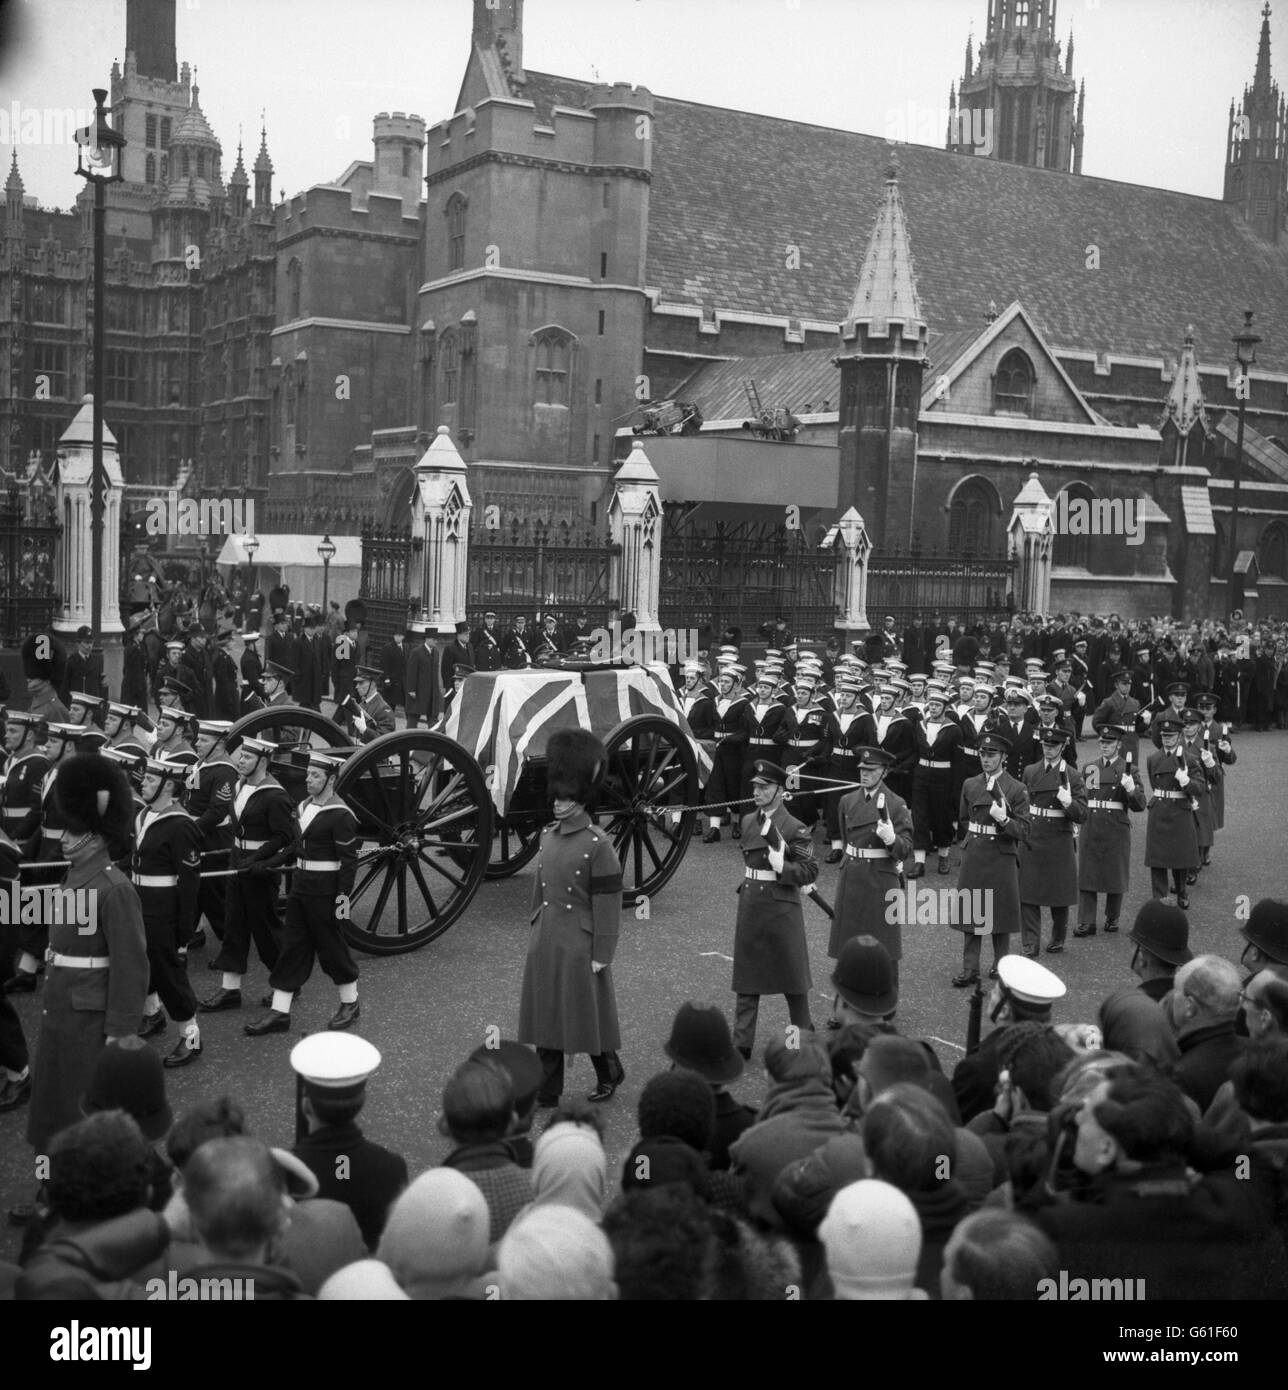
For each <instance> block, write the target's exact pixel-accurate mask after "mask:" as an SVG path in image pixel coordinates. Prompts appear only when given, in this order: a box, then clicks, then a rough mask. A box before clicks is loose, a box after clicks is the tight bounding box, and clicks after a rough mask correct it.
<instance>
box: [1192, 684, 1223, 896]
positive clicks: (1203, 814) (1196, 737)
mask: <svg viewBox="0 0 1288 1390" xmlns="http://www.w3.org/2000/svg"><path fill="white" fill-rule="evenodd" d="M1202 729H1203V716H1202V715H1201V714H1200V713H1199V712H1198V710H1196V709H1187V710H1186V711H1185V712H1184V714H1182V716H1181V737H1182V739H1183V740H1184V744H1185V751H1186V752H1187V753H1189V754H1193V756H1194V757H1196V758H1197V759H1198V760H1199V766H1200V767H1201V768H1202V776H1200V777H1199V778H1198V780H1197V781H1196V782H1195V783H1194V800H1195V802H1196V803H1197V805H1196V806H1195V810H1194V829H1195V831H1196V833H1197V835H1198V842H1199V862H1198V865H1197V866H1196V867H1195V868H1193V869H1191V870H1190V871H1189V872H1188V873H1187V874H1186V876H1185V882H1186V883H1187V884H1188V885H1190V886H1191V887H1192V886H1193V885H1194V884H1195V883H1197V882H1198V877H1199V869H1200V868H1202V867H1203V865H1204V864H1208V863H1211V860H1212V841H1213V840H1214V839H1215V838H1216V814H1215V811H1214V809H1213V804H1212V802H1213V796H1214V794H1215V791H1216V788H1217V787H1219V786H1220V785H1221V783H1222V782H1223V781H1224V780H1225V773H1224V771H1223V769H1222V767H1221V764H1220V762H1218V761H1217V756H1216V750H1215V749H1214V748H1213V747H1212V741H1211V735H1210V734H1209V735H1208V736H1207V738H1206V739H1204V737H1203V734H1202V732H1201V731H1202Z"/></svg>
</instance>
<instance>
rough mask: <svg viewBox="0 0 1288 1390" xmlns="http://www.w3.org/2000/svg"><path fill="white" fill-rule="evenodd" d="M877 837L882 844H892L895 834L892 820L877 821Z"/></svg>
mask: <svg viewBox="0 0 1288 1390" xmlns="http://www.w3.org/2000/svg"><path fill="white" fill-rule="evenodd" d="M877 839H878V840H880V841H881V843H882V844H883V845H892V844H894V840H895V834H894V822H893V821H888V820H883V821H878V822H877Z"/></svg>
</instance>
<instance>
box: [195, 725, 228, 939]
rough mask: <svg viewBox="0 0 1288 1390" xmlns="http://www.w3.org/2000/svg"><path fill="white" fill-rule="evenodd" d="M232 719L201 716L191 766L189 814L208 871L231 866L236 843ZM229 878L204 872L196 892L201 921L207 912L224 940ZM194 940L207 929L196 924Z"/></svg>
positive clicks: (219, 935)
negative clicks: (229, 741) (229, 746)
mask: <svg viewBox="0 0 1288 1390" xmlns="http://www.w3.org/2000/svg"><path fill="white" fill-rule="evenodd" d="M231 728H232V724H231V723H230V722H229V721H228V720H226V719H200V720H198V721H197V760H198V761H197V765H196V766H195V767H191V768H189V770H188V794H187V798H186V804H187V807H188V814H189V815H190V816H192V818H193V819H194V820H195V821H196V822H197V829H198V830H199V831H200V832H201V862H202V865H203V866H204V868H206V869H207V870H210V871H212V872H213V871H215V870H218V869H227V868H230V867H231V860H230V858H229V855H230V853H231V851H232V847H233V822H232V808H233V797H234V796H235V795H236V792H237V767H236V765H235V764H234V762H233V760H232V758H231V757H230V756H229V754H228V749H227V746H226V744H225V740H226V738H227V737H228V731H229V729H231ZM227 884H228V880H227V878H224V877H218V878H215V877H209V878H205V877H203V878H202V880H201V887H200V889H199V890H198V893H197V922H198V923H200V921H201V918H202V916H203V915H204V916H205V918H206V920H207V921H208V922H209V923H210V929H211V931H213V932H214V934H215V936H216V937H218V938H220V939H221V940H222V938H223V935H224V918H225V916H226V915H227V906H228V894H227ZM189 944H190V945H192V946H201V945H204V944H205V933H204V932H203V931H202V930H201V928H200V926H198V928H197V930H196V932H195V933H194V934H193V938H192V941H191V942H190V943H189Z"/></svg>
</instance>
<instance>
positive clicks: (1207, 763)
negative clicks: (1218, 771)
mask: <svg viewBox="0 0 1288 1390" xmlns="http://www.w3.org/2000/svg"><path fill="white" fill-rule="evenodd" d="M1199 758H1200V760H1201V761H1202V763H1203V766H1204V767H1215V766H1216V759H1215V758H1214V757H1213V756H1212V754H1211V752H1210V751H1209V750H1208V749H1206V748H1205V749H1204V750H1203V752H1202V753H1200V754H1199Z"/></svg>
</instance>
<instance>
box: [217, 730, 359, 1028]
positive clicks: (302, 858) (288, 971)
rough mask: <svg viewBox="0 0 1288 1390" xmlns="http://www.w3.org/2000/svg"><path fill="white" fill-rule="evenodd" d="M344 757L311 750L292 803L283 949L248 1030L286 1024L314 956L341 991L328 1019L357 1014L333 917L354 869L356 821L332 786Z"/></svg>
mask: <svg viewBox="0 0 1288 1390" xmlns="http://www.w3.org/2000/svg"><path fill="white" fill-rule="evenodd" d="M343 765H344V764H343V761H342V759H340V758H334V757H331V756H329V755H328V754H325V753H311V754H310V755H309V765H308V772H307V773H306V774H305V780H304V784H305V787H306V788H307V790H308V796H307V797H306V798H305V799H304V800H303V801H302V802H300V804H299V806H298V807H297V808H296V811H295V825H294V832H295V838H294V843H293V845H292V846H291V849H290V850H288V851H286V853H290V854H292V855H293V858H294V871H293V872H292V874H291V888H290V893H289V895H288V896H287V899H286V922H285V924H284V926H283V929H282V953H281V955H280V956H279V957H278V959H277V964H276V965H275V966H274V967H273V970H272V973H271V974H270V975H269V977H268V982H269V984H270V985H271V986H272V990H273V997H272V1005H271V1007H270V1008H269V1011H268V1013H267V1014H265V1015H264V1016H263V1017H262V1018H260V1019H257V1020H256V1021H255V1022H254V1023H248V1024H247V1025H246V1029H245V1031H246V1032H247V1033H248V1034H249V1035H250V1036H251V1037H263V1036H264V1035H265V1034H266V1033H285V1032H288V1031H289V1030H290V1026H291V1004H292V1001H293V1000H294V998H295V995H296V994H297V993H298V991H299V990H300V988H301V986H302V985H303V984H304V983H305V981H306V980H307V979H308V978H309V976H310V975H311V974H312V973H313V963H314V961H317V963H318V964H319V965H321V967H322V969H323V971H324V972H325V973H326V975H327V976H328V977H329V978H330V980H331V981H332V982H333V983H334V984H335V985H336V986H337V987H338V988H339V991H340V1007H339V1008H338V1009H337V1010H336V1012H335V1014H334V1016H333V1017H332V1019H331V1021H330V1023H328V1024H327V1027H328V1028H329V1029H331V1030H332V1031H336V1032H338V1031H341V1030H343V1029H345V1028H352V1027H353V1025H354V1024H355V1023H356V1022H357V1021H358V1017H359V1010H358V967H357V966H356V965H355V964H354V963H353V956H352V954H351V953H350V951H349V946H348V943H347V942H346V941H345V939H344V933H343V931H342V929H341V927H340V920H339V918H338V917H337V913H338V912H339V911H340V910H341V908H342V907H345V905H346V904H347V902H348V898H349V894H350V893H352V892H353V880H354V876H355V874H356V873H357V869H358V841H357V836H356V831H357V821H356V820H355V819H354V815H353V812H352V811H351V810H350V809H349V807H348V806H347V805H346V804H345V803H344V801H342V800H341V799H340V797H338V796H337V795H336V792H335V779H336V775H337V774H338V773H339V771H340V768H341V767H342V766H343ZM345 910H346V915H347V907H346V908H345Z"/></svg>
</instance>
